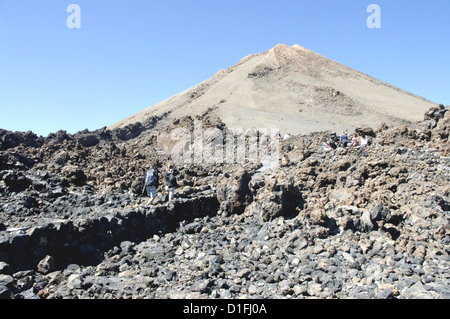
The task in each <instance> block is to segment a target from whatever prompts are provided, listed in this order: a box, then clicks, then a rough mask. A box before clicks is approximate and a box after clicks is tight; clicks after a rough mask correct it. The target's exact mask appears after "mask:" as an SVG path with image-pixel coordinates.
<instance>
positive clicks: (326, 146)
mask: <svg viewBox="0 0 450 319" xmlns="http://www.w3.org/2000/svg"><path fill="white" fill-rule="evenodd" d="M322 148H323V150H324V151H325V152H331V151H332V150H333V147H332V146H331V144H330V143H328V142H324V143H323V144H322Z"/></svg>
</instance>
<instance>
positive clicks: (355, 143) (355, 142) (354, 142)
mask: <svg viewBox="0 0 450 319" xmlns="http://www.w3.org/2000/svg"><path fill="white" fill-rule="evenodd" d="M358 146H359V139H358V134H356V133H355V134H353V138H352V144H351V145H350V147H358Z"/></svg>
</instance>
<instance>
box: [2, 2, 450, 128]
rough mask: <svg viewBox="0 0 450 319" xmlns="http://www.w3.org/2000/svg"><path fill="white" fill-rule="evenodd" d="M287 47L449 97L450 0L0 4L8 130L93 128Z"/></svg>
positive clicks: (434, 96) (435, 97)
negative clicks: (372, 21)
mask: <svg viewBox="0 0 450 319" xmlns="http://www.w3.org/2000/svg"><path fill="white" fill-rule="evenodd" d="M372 3H374V4H378V5H379V6H380V8H381V28H380V29H369V28H368V27H367V24H366V20H367V18H368V17H369V15H370V13H367V12H366V9H367V7H368V6H369V5H370V4H372ZM70 4H77V5H79V7H80V9H81V15H80V18H81V28H80V29H76V28H74V29H70V28H68V27H67V24H66V20H67V18H68V17H69V16H70V15H71V13H68V12H67V11H66V9H67V7H68V6H69V5H70ZM278 43H285V44H288V45H293V44H299V45H301V46H303V47H305V48H307V49H310V50H313V51H315V52H317V53H320V54H322V55H324V56H326V57H328V58H331V59H333V60H335V61H338V62H340V63H343V64H345V65H348V66H350V67H352V68H355V69H357V70H359V71H362V72H364V73H367V74H369V75H371V76H374V77H376V78H378V79H380V80H382V81H385V82H388V83H390V84H393V85H395V86H398V87H400V88H402V89H404V90H407V91H410V92H412V93H415V94H417V95H420V96H423V97H425V98H427V99H429V100H431V101H433V102H436V103H442V104H446V105H447V104H450V85H449V84H450V80H449V75H450V1H449V0H429V1H422V0H421V1H418V0H407V1H405V0H394V1H393V0H369V1H365V0H310V1H306V0H279V1H266V0H176V1H175V0H164V1H152V0H127V1H125V0H68V1H65V0H0V128H3V129H8V130H12V131H27V130H32V131H34V132H35V133H37V134H38V135H43V136H46V135H47V134H49V133H51V132H56V131H58V130H60V129H63V130H66V131H68V132H69V133H76V132H78V131H81V130H84V129H86V128H87V129H89V130H95V129H98V128H101V127H104V126H108V125H111V124H113V123H115V122H117V121H119V120H121V119H124V118H126V117H128V116H130V115H133V114H135V113H137V112H139V111H141V110H143V109H145V108H147V107H149V106H151V105H154V104H156V103H158V102H160V101H162V100H164V99H166V98H168V97H170V96H172V95H174V94H177V93H179V92H181V91H183V90H185V89H187V88H189V87H191V86H193V85H195V84H198V83H199V82H201V81H204V80H206V79H208V78H210V77H211V76H213V75H214V74H215V73H216V72H217V71H219V70H220V69H222V68H227V67H229V66H232V65H234V64H235V63H237V62H238V61H239V60H240V59H241V58H243V57H244V56H246V55H248V54H252V53H259V52H263V51H266V50H269V49H270V48H272V47H274V46H275V45H276V44H278Z"/></svg>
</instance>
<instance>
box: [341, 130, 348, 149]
mask: <svg viewBox="0 0 450 319" xmlns="http://www.w3.org/2000/svg"><path fill="white" fill-rule="evenodd" d="M347 145H348V135H347V132H343V133H342V135H341V137H340V138H339V147H347Z"/></svg>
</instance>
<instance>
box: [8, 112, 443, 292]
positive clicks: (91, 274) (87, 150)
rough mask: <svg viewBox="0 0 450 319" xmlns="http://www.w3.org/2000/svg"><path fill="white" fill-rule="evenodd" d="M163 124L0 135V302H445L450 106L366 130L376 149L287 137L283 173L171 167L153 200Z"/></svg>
mask: <svg viewBox="0 0 450 319" xmlns="http://www.w3.org/2000/svg"><path fill="white" fill-rule="evenodd" d="M200 119H201V120H203V121H204V123H205V126H209V127H215V128H219V129H223V128H224V124H223V123H222V122H221V121H220V120H218V119H210V118H208V117H207V116H206V117H205V118H200ZM192 120H193V119H192V118H190V117H188V118H185V119H183V120H181V121H175V122H174V123H172V124H170V125H169V129H170V128H173V127H177V126H180V125H184V126H185V127H187V128H189V125H190V123H192ZM159 121H160V119H159V118H155V117H154V118H150V119H149V120H147V121H146V122H144V123H135V124H131V125H128V126H126V127H124V128H119V129H114V130H108V129H106V128H104V129H100V130H97V131H94V132H90V131H82V132H79V133H77V134H74V135H71V134H67V133H66V132H64V131H59V132H57V133H54V134H50V135H49V136H48V137H45V138H44V137H38V136H36V135H35V134H33V133H32V132H26V133H24V132H9V131H5V130H0V195H1V197H0V296H1V298H13V299H23V298H24V299H33V298H35V299H38V298H41V299H60V298H67V299H69V298H82V299H99V298H101V299H112V298H124V299H127V298H137V299H145V298H149V299H175V298H176V299H182V298H195V299H203V298H208V299H215V298H220V299H237V298H271V299H278V298H283V299H290V298H292V299H294V298H299V299H301V298H315V299H317V298H319V299H324V298H334V299H348V298H358V299H360V298H379V299H388V298H399V299H416V298H417V299H422V298H427V299H428V298H433V299H434V298H436V299H447V298H450V288H449V287H450V285H449V284H450V269H449V267H450V259H449V252H450V237H449V222H450V183H449V181H450V159H449V154H450V149H449V141H448V137H449V130H450V112H449V111H448V107H444V106H440V107H437V108H433V109H430V111H428V112H427V113H426V114H425V118H424V120H423V121H421V122H417V123H410V124H408V125H400V126H395V127H389V126H388V125H385V124H384V125H381V126H380V127H378V128H373V129H372V128H369V127H362V128H360V129H358V130H357V131H359V132H360V133H365V134H368V135H369V136H370V145H369V146H368V147H367V148H359V149H352V148H338V149H336V150H334V151H333V152H327V153H326V152H324V151H323V150H322V143H323V141H324V140H325V139H327V138H330V137H332V136H333V133H332V132H320V133H311V134H308V135H298V136H291V137H290V138H289V139H287V140H284V141H282V142H281V156H282V157H281V158H280V163H281V166H280V167H279V168H277V169H271V168H268V167H265V166H264V165H263V164H261V163H248V164H244V165H239V164H204V165H203V164H189V165H182V166H178V167H177V169H178V170H179V171H180V175H179V176H178V179H179V185H180V187H179V188H178V190H177V195H176V198H175V200H174V201H173V202H167V201H166V198H165V196H163V192H162V187H160V189H159V197H158V199H157V201H156V202H155V203H154V205H153V206H151V207H147V206H145V203H146V201H147V199H146V198H145V197H144V196H141V192H142V187H143V177H144V172H145V170H146V169H147V167H148V165H149V163H151V162H153V163H156V164H157V165H158V166H159V167H160V174H161V175H160V177H161V179H162V172H163V170H164V169H165V166H166V165H167V163H168V162H169V161H170V160H171V158H170V155H169V154H167V152H165V151H164V149H162V148H161V145H158V136H159V134H160V133H161V132H162V128H158V122H159ZM166 129H167V128H166ZM338 133H340V132H338ZM349 133H352V132H349Z"/></svg>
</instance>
